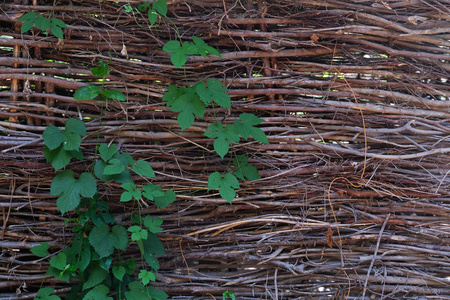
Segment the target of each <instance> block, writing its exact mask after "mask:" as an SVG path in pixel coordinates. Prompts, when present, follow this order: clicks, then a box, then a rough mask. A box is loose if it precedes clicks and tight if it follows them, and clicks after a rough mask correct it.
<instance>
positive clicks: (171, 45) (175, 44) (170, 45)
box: [162, 40, 181, 53]
mask: <svg viewBox="0 0 450 300" xmlns="http://www.w3.org/2000/svg"><path fill="white" fill-rule="evenodd" d="M179 49H181V46H180V42H179V41H176V40H171V41H168V42H167V43H166V44H165V45H164V46H163V48H162V50H163V51H164V52H166V53H175V52H178V51H180V50H179Z"/></svg>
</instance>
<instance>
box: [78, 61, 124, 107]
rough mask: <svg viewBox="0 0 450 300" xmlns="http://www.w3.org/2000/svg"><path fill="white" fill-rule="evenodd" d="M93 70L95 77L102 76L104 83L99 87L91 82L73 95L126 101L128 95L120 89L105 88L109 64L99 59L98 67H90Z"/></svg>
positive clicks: (84, 97) (86, 98) (79, 97)
mask: <svg viewBox="0 0 450 300" xmlns="http://www.w3.org/2000/svg"><path fill="white" fill-rule="evenodd" d="M90 70H91V72H92V75H93V76H95V77H101V78H102V79H100V81H101V83H102V85H101V86H100V87H99V86H98V85H95V84H89V85H86V86H83V87H82V88H80V89H78V90H77V91H76V92H75V94H74V95H73V97H74V98H75V99H77V100H92V99H95V98H97V97H98V96H100V99H101V100H105V101H106V100H108V99H114V100H118V101H126V100H127V98H126V96H125V95H124V94H123V93H122V92H121V91H119V90H116V89H104V82H105V79H106V76H108V74H109V73H110V71H111V70H110V69H109V67H108V64H106V63H104V62H103V61H99V66H98V67H93V68H91V69H90Z"/></svg>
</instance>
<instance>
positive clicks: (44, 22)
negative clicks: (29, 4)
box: [34, 14, 51, 31]
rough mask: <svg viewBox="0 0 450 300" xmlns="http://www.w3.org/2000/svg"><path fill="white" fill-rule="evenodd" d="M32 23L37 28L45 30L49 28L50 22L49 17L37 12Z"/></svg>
mask: <svg viewBox="0 0 450 300" xmlns="http://www.w3.org/2000/svg"><path fill="white" fill-rule="evenodd" d="M34 24H35V25H36V27H37V28H39V29H41V30H44V31H45V30H47V29H49V28H50V25H51V22H50V19H47V18H45V17H44V15H42V14H39V15H37V17H36V20H35V21H34Z"/></svg>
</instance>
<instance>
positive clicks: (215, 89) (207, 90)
mask: <svg viewBox="0 0 450 300" xmlns="http://www.w3.org/2000/svg"><path fill="white" fill-rule="evenodd" d="M195 91H196V92H197V94H198V95H199V97H200V99H201V100H202V101H203V103H205V104H209V103H211V101H212V100H214V102H216V103H217V104H218V105H220V106H221V107H223V108H231V99H230V96H228V94H227V93H226V91H227V88H226V87H223V85H222V83H221V82H220V81H218V80H214V79H209V80H208V82H207V83H206V84H204V83H202V82H200V83H199V84H197V85H196V87H195Z"/></svg>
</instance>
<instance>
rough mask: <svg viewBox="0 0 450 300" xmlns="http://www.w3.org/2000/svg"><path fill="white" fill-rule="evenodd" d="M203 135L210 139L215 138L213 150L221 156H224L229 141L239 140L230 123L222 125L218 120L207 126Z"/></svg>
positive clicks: (235, 141)
mask: <svg viewBox="0 0 450 300" xmlns="http://www.w3.org/2000/svg"><path fill="white" fill-rule="evenodd" d="M204 135H205V136H207V137H209V138H210V139H215V141H214V150H215V151H216V152H217V154H219V156H220V157H221V158H224V156H225V155H226V154H227V153H228V150H229V149H230V143H237V142H239V133H238V132H237V130H236V128H234V126H233V125H231V124H227V125H226V126H225V127H224V126H223V124H222V123H220V122H216V123H213V124H211V125H209V126H208V128H207V129H206V132H205V133H204Z"/></svg>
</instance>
